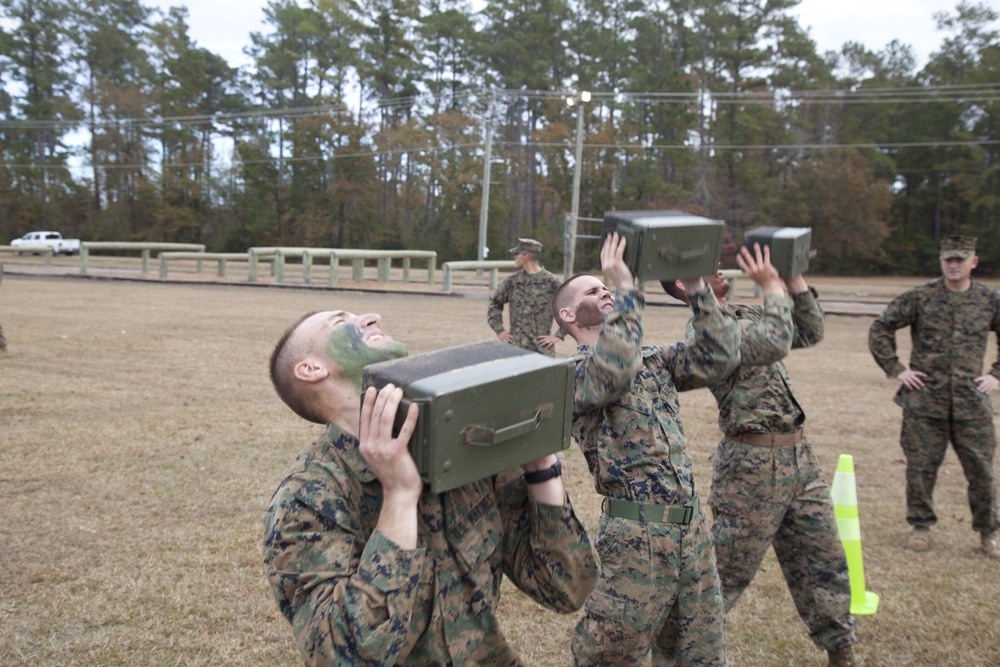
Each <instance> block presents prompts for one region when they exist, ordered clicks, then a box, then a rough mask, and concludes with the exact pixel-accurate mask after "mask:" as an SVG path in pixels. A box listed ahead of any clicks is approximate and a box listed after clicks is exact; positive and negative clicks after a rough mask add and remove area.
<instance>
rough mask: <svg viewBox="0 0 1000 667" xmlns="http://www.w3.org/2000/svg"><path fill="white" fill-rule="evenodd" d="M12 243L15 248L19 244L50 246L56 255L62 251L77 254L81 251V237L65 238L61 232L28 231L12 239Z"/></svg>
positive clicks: (67, 253)
mask: <svg viewBox="0 0 1000 667" xmlns="http://www.w3.org/2000/svg"><path fill="white" fill-rule="evenodd" d="M10 245H11V246H12V247H14V248H16V247H18V246H27V247H29V248H30V247H31V246H49V247H50V248H52V253H53V254H55V255H58V254H60V253H62V254H64V255H75V254H77V253H78V252H80V239H64V238H63V237H62V234H60V233H59V232H28V233H27V234H25V235H24V236H22V237H21V238H19V239H14V240H13V241H11V242H10ZM28 252H30V250H29V251H28ZM18 254H20V253H18Z"/></svg>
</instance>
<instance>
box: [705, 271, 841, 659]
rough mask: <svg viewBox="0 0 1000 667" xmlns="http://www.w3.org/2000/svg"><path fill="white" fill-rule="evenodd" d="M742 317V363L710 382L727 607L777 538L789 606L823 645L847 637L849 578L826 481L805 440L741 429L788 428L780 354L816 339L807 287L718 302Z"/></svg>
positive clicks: (819, 328) (800, 421) (717, 537)
mask: <svg viewBox="0 0 1000 667" xmlns="http://www.w3.org/2000/svg"><path fill="white" fill-rule="evenodd" d="M724 308H725V311H726V312H727V313H729V314H730V315H732V316H733V317H734V318H735V319H736V321H737V322H738V323H739V326H740V332H741V342H740V357H741V360H742V361H741V364H740V366H739V368H737V369H736V371H735V372H733V373H732V374H731V375H730V376H729V377H727V378H726V379H725V380H723V381H722V382H719V383H717V384H714V385H712V387H711V391H712V394H713V395H714V396H715V400H716V403H717V404H718V405H719V428H720V429H721V430H722V432H723V433H724V434H726V436H725V437H723V439H722V442H720V443H719V446H718V447H717V448H716V450H715V452H714V453H713V454H712V463H713V473H712V490H711V494H710V496H709V505H710V506H711V507H712V518H713V523H712V538H713V541H714V543H715V555H716V558H717V560H718V566H719V579H720V581H721V582H722V593H723V598H724V601H725V605H726V611H727V612H728V611H729V610H730V609H732V607H733V605H735V604H736V601H737V600H738V599H739V598H740V596H741V595H742V594H743V591H744V590H746V588H747V586H749V585H750V582H751V581H753V578H754V576H755V575H756V574H757V570H758V569H759V568H760V564H761V561H762V560H763V558H764V555H765V554H766V553H767V550H768V547H771V546H773V547H774V553H775V555H776V556H777V558H778V563H779V565H780V566H781V571H782V573H783V574H784V576H785V582H786V583H787V584H788V590H789V592H790V593H791V595H792V600H793V601H794V603H795V608H796V610H797V611H798V613H799V616H800V617H801V618H802V620H803V622H805V624H806V627H807V628H808V629H809V636H810V637H811V638H812V640H813V642H814V643H815V644H816V646H818V647H819V648H820V649H823V650H832V649H836V648H840V647H842V646H846V645H849V644H854V643H855V642H856V641H857V638H856V637H855V634H854V619H853V618H852V617H851V615H850V607H851V587H850V579H849V577H848V570H847V560H846V558H845V557H844V547H843V545H842V544H841V541H840V535H839V534H838V532H837V520H836V515H835V514H834V508H833V501H832V500H831V498H830V487H829V486H828V485H827V483H826V476H825V475H824V474H823V471H822V469H821V468H820V466H819V462H818V461H817V460H816V455H815V454H814V452H813V450H812V446H811V445H810V444H809V441H808V440H806V439H804V438H803V439H802V440H801V441H800V442H799V443H798V444H795V445H789V446H785V447H761V446H754V445H749V444H744V443H742V442H740V441H739V440H738V439H736V438H734V437H732V436H738V435H739V434H741V433H762V434H763V433H768V434H770V433H794V432H795V431H796V430H798V429H800V428H802V427H803V425H804V423H805V413H804V412H803V410H802V407H801V406H800V405H799V403H798V401H797V400H796V399H795V395H794V394H793V392H792V385H791V381H790V380H789V377H788V372H787V371H786V370H785V365H784V364H783V363H782V361H781V359H783V358H784V356H785V355H786V354H787V353H788V351H789V348H802V347H809V346H812V345H815V344H816V343H818V342H819V341H821V340H822V339H823V333H824V329H825V322H824V317H823V311H822V309H821V308H820V306H819V302H818V301H817V300H816V294H815V292H813V291H812V290H810V291H808V292H804V293H802V294H796V295H793V296H791V297H788V296H766V297H765V298H764V305H763V306H732V305H727V306H725V307H724Z"/></svg>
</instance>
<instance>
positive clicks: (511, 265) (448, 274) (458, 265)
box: [441, 259, 517, 292]
mask: <svg viewBox="0 0 1000 667" xmlns="http://www.w3.org/2000/svg"><path fill="white" fill-rule="evenodd" d="M516 268H517V262H515V261H514V260H510V259H506V260H493V261H489V260H483V261H477V260H469V261H456V262H445V263H444V264H442V265H441V269H442V271H443V275H444V277H443V278H442V281H443V285H442V291H443V292H451V281H452V274H453V273H454V272H455V271H473V270H475V271H478V270H481V269H489V270H490V289H492V290H495V289H496V288H497V281H498V274H499V271H500V269H504V270H507V271H512V270H514V269H516Z"/></svg>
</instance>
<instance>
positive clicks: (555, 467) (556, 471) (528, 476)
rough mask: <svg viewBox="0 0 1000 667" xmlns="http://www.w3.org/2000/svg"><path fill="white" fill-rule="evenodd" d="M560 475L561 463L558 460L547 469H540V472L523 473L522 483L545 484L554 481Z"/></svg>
mask: <svg viewBox="0 0 1000 667" xmlns="http://www.w3.org/2000/svg"><path fill="white" fill-rule="evenodd" d="M561 475H562V463H561V462H560V461H559V459H556V462H555V463H553V464H552V465H550V466H549V467H548V468H542V469H541V470H532V471H531V472H525V473H524V481H525V482H527V483H528V484H541V483H542V482H547V481H549V480H550V479H555V478H556V477H559V476H561Z"/></svg>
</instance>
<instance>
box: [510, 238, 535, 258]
mask: <svg viewBox="0 0 1000 667" xmlns="http://www.w3.org/2000/svg"><path fill="white" fill-rule="evenodd" d="M510 252H511V254H512V255H516V254H518V253H521V252H531V253H535V254H537V255H541V254H542V244H541V243H539V242H538V241H536V240H535V239H518V240H517V245H516V246H514V247H513V248H511V249H510Z"/></svg>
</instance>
